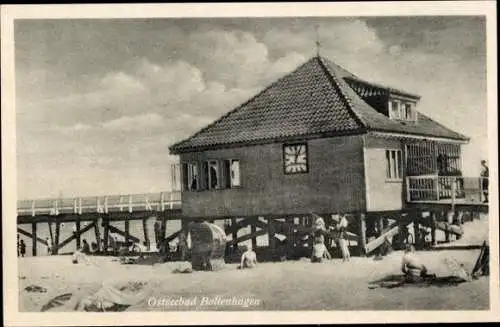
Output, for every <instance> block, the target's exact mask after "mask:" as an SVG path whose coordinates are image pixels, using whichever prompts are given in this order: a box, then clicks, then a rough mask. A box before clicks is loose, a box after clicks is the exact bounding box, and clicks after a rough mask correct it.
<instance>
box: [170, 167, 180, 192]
mask: <svg viewBox="0 0 500 327" xmlns="http://www.w3.org/2000/svg"><path fill="white" fill-rule="evenodd" d="M171 168H172V169H171V176H172V178H171V183H172V185H171V186H172V191H174V192H176V191H180V190H181V167H180V164H178V163H176V164H172V166H171Z"/></svg>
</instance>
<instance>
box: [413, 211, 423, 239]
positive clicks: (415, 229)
mask: <svg viewBox="0 0 500 327" xmlns="http://www.w3.org/2000/svg"><path fill="white" fill-rule="evenodd" d="M420 217H422V212H419V213H418V214H416V215H414V216H413V219H412V220H413V243H414V246H415V247H420V245H421V244H420V228H419V226H420V223H419V219H420Z"/></svg>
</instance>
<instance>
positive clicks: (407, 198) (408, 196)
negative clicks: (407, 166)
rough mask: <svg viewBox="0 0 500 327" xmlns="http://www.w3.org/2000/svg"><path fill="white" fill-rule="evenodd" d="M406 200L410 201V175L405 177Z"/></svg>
mask: <svg viewBox="0 0 500 327" xmlns="http://www.w3.org/2000/svg"><path fill="white" fill-rule="evenodd" d="M406 202H411V192H410V177H409V176H407V177H406Z"/></svg>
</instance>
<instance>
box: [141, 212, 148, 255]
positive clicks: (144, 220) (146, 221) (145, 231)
mask: <svg viewBox="0 0 500 327" xmlns="http://www.w3.org/2000/svg"><path fill="white" fill-rule="evenodd" d="M142 229H143V231H144V242H146V248H147V249H148V251H149V234H148V218H144V219H143V220H142Z"/></svg>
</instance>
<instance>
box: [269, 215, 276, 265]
mask: <svg viewBox="0 0 500 327" xmlns="http://www.w3.org/2000/svg"><path fill="white" fill-rule="evenodd" d="M267 236H268V242H269V251H270V253H271V260H274V258H275V254H276V239H275V238H274V220H273V219H272V218H269V219H268V220H267Z"/></svg>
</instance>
